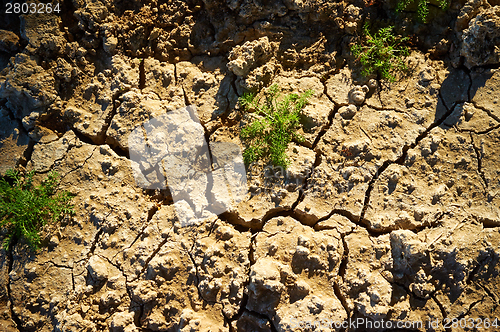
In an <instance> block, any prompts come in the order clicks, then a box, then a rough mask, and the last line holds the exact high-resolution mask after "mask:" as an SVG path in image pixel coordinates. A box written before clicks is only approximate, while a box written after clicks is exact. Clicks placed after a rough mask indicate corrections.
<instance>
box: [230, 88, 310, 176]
mask: <svg viewBox="0 0 500 332" xmlns="http://www.w3.org/2000/svg"><path fill="white" fill-rule="evenodd" d="M313 94H314V92H313V91H312V90H307V91H306V92H304V93H302V94H301V95H300V96H299V95H297V94H295V93H292V94H289V95H286V96H284V97H283V98H281V94H280V89H279V87H278V85H277V84H273V85H272V86H270V87H269V88H268V90H267V91H266V92H265V100H264V102H263V103H260V100H256V99H255V94H253V93H245V94H244V95H243V96H242V97H240V99H239V102H240V104H241V105H242V106H243V107H245V108H246V109H247V110H251V109H253V110H255V112H254V113H253V114H254V116H255V117H256V119H255V120H254V121H253V122H252V123H251V124H249V125H247V126H246V127H244V128H243V129H242V130H241V134H240V137H241V139H242V140H243V142H244V143H245V145H246V148H245V151H243V159H244V162H245V164H247V165H249V164H250V163H252V162H254V161H257V160H260V159H265V160H269V161H270V162H271V163H272V164H273V165H274V166H282V167H284V168H286V167H287V166H288V165H289V163H290V162H289V159H288V157H287V156H286V153H285V151H286V149H287V147H288V144H290V142H291V141H292V140H293V139H295V140H297V141H299V142H301V141H303V140H304V138H303V137H302V136H300V135H299V134H297V129H298V128H299V127H300V115H301V113H302V110H303V108H304V107H305V106H306V105H307V103H308V99H309V98H310V97H311V96H312V95H313Z"/></svg>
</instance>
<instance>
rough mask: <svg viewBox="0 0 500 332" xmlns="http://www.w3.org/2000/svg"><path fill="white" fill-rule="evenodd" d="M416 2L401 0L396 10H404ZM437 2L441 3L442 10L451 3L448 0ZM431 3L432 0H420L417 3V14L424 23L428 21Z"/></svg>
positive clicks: (438, 0)
mask: <svg viewBox="0 0 500 332" xmlns="http://www.w3.org/2000/svg"><path fill="white" fill-rule="evenodd" d="M414 2H415V0H400V1H399V3H398V5H397V7H396V11H397V12H402V11H403V10H406V8H408V6H409V5H410V4H412V3H414ZM437 3H438V5H439V8H441V9H442V10H446V9H447V8H448V5H449V4H448V0H437ZM429 4H430V0H418V3H417V16H418V19H419V20H420V21H421V22H423V23H427V15H428V14H429Z"/></svg>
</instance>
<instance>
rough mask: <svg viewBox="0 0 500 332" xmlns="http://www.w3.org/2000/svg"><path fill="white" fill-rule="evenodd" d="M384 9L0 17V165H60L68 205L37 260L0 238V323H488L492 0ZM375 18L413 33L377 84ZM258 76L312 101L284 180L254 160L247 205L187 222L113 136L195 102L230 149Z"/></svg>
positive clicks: (241, 6) (494, 48)
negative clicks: (425, 16)
mask: <svg viewBox="0 0 500 332" xmlns="http://www.w3.org/2000/svg"><path fill="white" fill-rule="evenodd" d="M395 4H396V2H395V1H379V2H370V3H365V2H363V1H351V0H349V1H343V2H336V1H329V0H323V1H309V0H304V1H299V0H282V1H273V2H271V3H270V4H267V3H266V2H264V1H263V2H260V1H251V0H227V1H213V0H203V1H197V0H192V1H176V0H172V1H157V0H153V1H146V0H142V1H127V0H124V1H118V0H116V1H108V0H93V1H89V0H73V1H71V0H65V1H63V2H61V3H60V5H61V9H62V11H61V13H59V14H51V15H39V14H36V15H24V16H21V17H20V18H18V17H17V16H8V17H7V18H6V19H5V20H4V21H3V22H1V23H0V26H1V27H2V28H3V29H6V30H2V31H0V58H1V59H0V60H1V61H0V64H1V65H2V68H3V71H2V72H1V74H0V104H1V107H0V117H1V122H0V139H1V143H0V155H1V158H2V160H1V164H0V171H1V173H2V174H3V173H4V172H5V170H7V169H8V168H12V167H19V168H21V169H26V170H34V171H35V172H36V176H37V179H38V181H39V180H41V179H42V178H43V177H44V176H46V174H47V173H48V172H49V171H51V170H55V171H57V172H58V173H59V174H61V188H62V189H64V190H68V191H70V192H72V193H74V194H75V195H76V196H75V198H74V204H75V211H76V215H75V216H74V217H72V218H65V219H64V220H62V221H61V222H60V223H57V224H50V225H48V226H47V228H46V229H45V230H43V232H42V234H43V239H44V240H43V242H44V246H43V248H42V249H41V250H39V251H38V252H36V253H35V252H33V251H31V250H30V249H29V247H28V246H27V244H26V243H25V242H24V241H23V240H22V239H19V240H18V241H17V242H16V243H15V244H14V245H13V246H12V247H11V248H9V249H8V250H5V249H1V250H0V330H2V331H127V332H132V331H182V332H187V331H212V332H215V331H252V332H255V331H314V330H317V329H315V328H314V327H313V326H311V325H307V324H306V322H314V321H316V322H318V321H328V322H342V321H345V320H348V319H351V320H356V319H358V318H367V319H370V320H373V321H381V320H382V319H383V320H384V321H406V322H416V321H421V322H424V325H423V326H421V327H420V328H416V329H415V330H422V331H424V330H425V331H444V330H445V329H444V325H443V323H442V322H443V321H444V320H445V319H447V320H448V321H452V320H453V319H457V320H458V321H460V320H462V321H465V322H467V323H468V324H469V325H468V326H470V319H476V322H478V320H477V319H481V320H483V321H484V320H485V319H489V320H490V321H491V322H493V321H494V320H495V318H500V308H499V301H500V293H499V291H498V289H499V285H500V276H499V273H500V268H499V265H498V263H499V254H500V234H499V226H500V159H499V157H498V156H499V155H500V70H499V69H498V68H499V64H500V51H499V49H500V3H499V2H498V1H497V0H490V1H482V2H481V1H473V0H471V1H469V2H467V3H465V2H464V1H461V2H460V1H452V3H451V5H450V8H449V9H448V10H447V11H441V10H440V9H439V8H438V7H437V6H434V5H431V6H430V14H429V19H430V23H428V24H422V23H418V22H417V21H416V20H415V15H414V11H415V8H414V7H409V9H408V11H407V12H405V13H401V14H399V15H396V14H395V11H394V6H395ZM377 18H381V19H384V20H387V21H388V22H393V24H395V31H396V33H400V34H403V33H405V34H407V35H410V36H411V37H412V38H411V42H412V44H413V46H412V53H411V55H410V56H409V57H408V59H407V62H408V67H409V71H408V72H406V73H405V74H404V75H403V74H402V75H400V76H399V77H398V79H397V81H396V82H395V83H388V82H385V81H379V80H377V79H376V77H367V78H365V77H363V76H361V75H360V74H359V67H358V66H357V65H356V63H355V62H354V59H353V58H352V56H351V55H350V52H349V47H350V46H349V45H350V44H352V43H356V42H359V34H360V32H361V28H362V26H363V23H364V21H366V20H371V21H372V22H373V21H375V20H377ZM370 79H371V80H370ZM274 83H276V84H278V85H279V86H280V87H281V88H282V89H283V91H284V92H285V93H288V92H298V93H300V92H304V91H306V90H308V89H312V90H313V91H314V96H313V97H312V98H311V99H310V103H309V105H308V106H306V108H305V109H304V113H303V116H302V128H301V129H300V134H301V135H302V136H304V138H305V140H304V141H303V142H301V143H298V142H295V143H292V144H291V146H290V148H289V150H288V156H289V157H290V160H291V165H290V167H289V170H288V172H287V173H286V174H281V173H280V174H278V173H274V172H273V176H272V177H271V178H269V176H268V175H269V172H268V170H269V169H268V170H267V171H265V170H264V166H265V165H263V164H254V165H252V166H251V167H250V168H249V169H248V173H247V179H248V194H247V195H246V196H245V197H244V199H243V201H241V202H240V203H239V204H238V205H237V206H235V207H233V208H232V209H231V210H229V211H227V212H225V213H223V214H221V215H219V216H218V217H210V218H207V219H205V220H204V221H203V222H200V223H196V224H195V225H190V226H185V227H183V225H182V224H181V223H180V222H179V218H178V216H177V215H176V210H175V208H174V205H173V199H172V197H171V194H170V192H169V191H168V190H153V189H148V190H146V189H142V188H141V186H140V185H139V184H138V183H137V182H136V179H135V178H134V173H133V167H134V161H133V160H131V159H130V147H129V140H128V138H129V135H130V134H131V133H132V131H133V130H134V128H136V127H137V126H138V125H140V124H141V123H143V122H144V121H147V120H149V119H152V118H154V117H156V116H158V115H161V114H165V113H168V112H171V111H173V110H176V109H179V108H182V107H185V106H188V105H194V106H196V109H197V113H198V117H199V119H200V121H201V124H202V126H203V131H204V134H205V137H206V138H207V139H208V141H209V142H212V143H216V142H231V143H234V144H237V145H238V146H239V147H240V148H242V149H243V147H244V146H243V145H242V142H241V141H240V139H239V132H240V130H241V127H242V125H244V124H245V123H248V121H249V115H248V114H247V112H245V111H244V110H242V109H241V107H240V106H239V105H238V103H237V101H238V97H239V96H241V95H242V94H243V93H244V92H245V91H247V90H252V89H253V90H254V91H261V92H260V95H262V93H263V91H264V89H265V88H267V87H269V86H270V85H272V84H274ZM365 85H366V87H364V86H365ZM4 236H5V233H1V234H0V239H2V238H3V237H4ZM436 320H439V321H440V322H441V323H440V324H436V325H432V324H429V323H428V322H429V321H436ZM301 322H302V323H301ZM498 325H500V322H498ZM450 326H451V325H450ZM334 329H335V328H334ZM341 330H348V331H353V330H356V329H355V328H352V327H348V328H347V329H341ZM357 330H360V331H361V330H365V328H364V327H362V326H358V329H357ZM377 330H381V329H377ZM393 330H394V329H393ZM447 330H453V331H461V330H474V328H467V327H465V328H463V327H460V326H459V325H458V326H456V325H455V326H453V327H452V328H451V327H450V328H448V329H447Z"/></svg>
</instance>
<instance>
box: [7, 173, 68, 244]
mask: <svg viewBox="0 0 500 332" xmlns="http://www.w3.org/2000/svg"><path fill="white" fill-rule="evenodd" d="M33 175H34V172H28V173H27V174H26V175H25V176H21V175H20V174H19V172H17V171H14V170H8V171H7V172H6V174H5V176H4V177H3V178H1V179H0V227H2V228H6V230H7V237H6V239H5V241H4V243H3V246H4V248H8V247H9V246H10V244H11V243H12V240H13V239H15V238H20V237H24V238H25V239H26V241H27V242H28V244H29V245H30V246H31V247H32V248H33V249H38V248H39V246H40V242H41V241H40V235H39V231H40V229H41V228H42V227H43V226H44V225H45V224H46V223H47V222H48V221H52V222H55V221H58V220H59V219H60V218H62V217H63V215H65V214H68V215H71V214H74V210H73V205H71V204H70V201H71V199H72V198H73V196H72V195H71V194H70V193H69V192H67V191H63V192H59V193H56V190H57V186H58V184H59V181H58V174H57V173H56V172H51V173H49V174H48V176H47V178H46V179H45V180H44V181H43V182H42V183H41V184H40V185H39V186H33Z"/></svg>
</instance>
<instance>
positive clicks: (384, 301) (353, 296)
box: [340, 229, 393, 319]
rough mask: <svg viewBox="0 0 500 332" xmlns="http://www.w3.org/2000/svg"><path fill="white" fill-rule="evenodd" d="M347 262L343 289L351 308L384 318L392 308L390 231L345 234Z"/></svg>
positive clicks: (357, 231)
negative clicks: (369, 233) (374, 233)
mask: <svg viewBox="0 0 500 332" xmlns="http://www.w3.org/2000/svg"><path fill="white" fill-rule="evenodd" d="M344 240H345V243H346V244H347V248H348V257H347V266H346V270H345V275H344V276H343V282H342V284H341V287H340V288H341V290H342V292H343V293H344V294H345V295H346V301H347V305H348V306H349V309H350V310H351V311H352V310H356V311H358V312H359V313H361V314H363V315H364V316H366V317H369V318H373V319H380V318H385V317H386V315H387V313H388V312H389V310H390V308H391V294H392V285H391V283H390V282H391V280H392V274H391V272H390V271H391V270H392V264H393V262H392V257H391V247H390V242H389V235H382V236H379V237H375V238H373V237H370V236H369V235H368V232H367V231H366V230H364V229H358V230H355V231H354V232H353V233H352V234H350V235H348V236H346V237H345V239H344Z"/></svg>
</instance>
